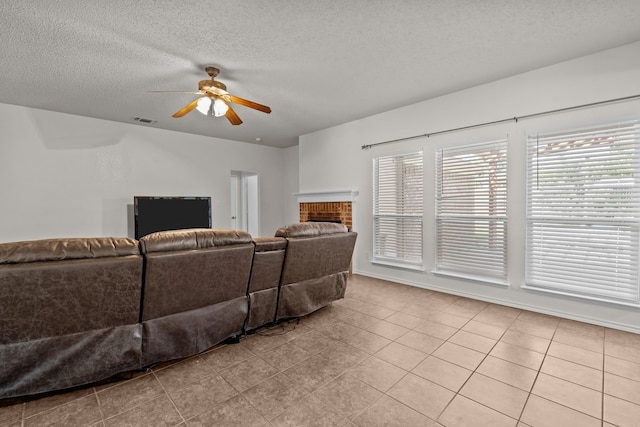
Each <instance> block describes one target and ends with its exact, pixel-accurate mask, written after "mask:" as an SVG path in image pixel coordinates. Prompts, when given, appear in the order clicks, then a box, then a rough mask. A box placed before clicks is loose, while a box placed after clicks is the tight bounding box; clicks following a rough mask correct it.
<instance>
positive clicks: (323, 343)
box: [291, 330, 336, 354]
mask: <svg viewBox="0 0 640 427" xmlns="http://www.w3.org/2000/svg"><path fill="white" fill-rule="evenodd" d="M291 342H292V343H293V344H295V345H297V346H298V347H300V348H302V349H304V350H306V351H308V352H309V353H311V354H315V353H319V352H321V351H322V350H324V349H325V348H327V347H328V346H330V345H331V344H333V343H334V342H336V340H334V339H332V338H329V337H328V336H327V335H325V334H324V333H322V332H320V331H316V330H314V331H311V332H309V333H308V334H304V335H302V336H301V337H298V338H295V339H293V340H291Z"/></svg>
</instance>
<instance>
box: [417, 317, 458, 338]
mask: <svg viewBox="0 0 640 427" xmlns="http://www.w3.org/2000/svg"><path fill="white" fill-rule="evenodd" d="M414 330H415V331H416V332H420V333H423V334H427V335H431V336H432V337H436V338H440V339H441V340H448V339H449V338H451V337H452V336H453V334H455V333H456V332H458V328H454V327H452V326H447V325H443V324H442V323H438V322H433V321H431V320H423V321H422V322H420V324H419V325H418V326H416V327H415V328H414Z"/></svg>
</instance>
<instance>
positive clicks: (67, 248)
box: [0, 237, 143, 344]
mask: <svg viewBox="0 0 640 427" xmlns="http://www.w3.org/2000/svg"><path fill="white" fill-rule="evenodd" d="M142 266H143V262H142V256H141V255H140V252H139V249H138V243H137V241H135V240H133V239H127V238H106V237H105V238H86V239H84V238H76V239H47V240H36V241H25V242H12V243H2V244H0V343H1V344H7V343H11V342H21V341H27V340H30V339H37V338H41V337H51V336H59V335H65V334H72V333H77V332H82V331H87V330H92V329H101V328H108V327H112V326H117V325H124V324H135V323H136V322H137V321H138V317H139V310H140V294H141V287H142Z"/></svg>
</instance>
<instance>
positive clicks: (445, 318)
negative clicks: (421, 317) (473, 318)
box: [430, 311, 469, 329]
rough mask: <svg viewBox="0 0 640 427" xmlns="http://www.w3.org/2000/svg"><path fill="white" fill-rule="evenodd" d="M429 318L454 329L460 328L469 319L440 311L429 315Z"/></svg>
mask: <svg viewBox="0 0 640 427" xmlns="http://www.w3.org/2000/svg"><path fill="white" fill-rule="evenodd" d="M430 320H432V321H434V322H436V323H441V324H443V325H447V326H451V327H452V328H456V329H460V328H462V327H463V326H464V325H465V324H466V323H467V322H468V321H469V319H468V318H466V317H460V316H456V315H455V314H449V313H444V312H442V311H441V312H439V313H436V314H434V315H433V316H431V317H430Z"/></svg>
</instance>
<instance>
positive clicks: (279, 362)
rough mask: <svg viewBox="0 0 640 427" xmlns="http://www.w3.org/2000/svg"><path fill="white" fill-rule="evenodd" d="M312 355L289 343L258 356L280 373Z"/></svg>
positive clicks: (291, 342)
mask: <svg viewBox="0 0 640 427" xmlns="http://www.w3.org/2000/svg"><path fill="white" fill-rule="evenodd" d="M311 354H312V353H310V352H308V351H307V350H305V349H303V348H302V347H299V346H297V345H296V344H295V343H294V342H293V341H288V342H286V343H284V344H282V345H280V346H278V347H275V348H272V349H271V350H267V351H265V352H264V353H260V354H259V355H258V356H259V357H260V358H261V359H262V360H264V361H265V362H267V363H268V364H269V365H271V366H273V367H274V368H276V369H277V370H279V371H284V370H285V369H288V368H290V367H291V366H293V365H295V364H296V363H299V362H301V361H303V360H304V359H306V358H307V357H309V356H311Z"/></svg>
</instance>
